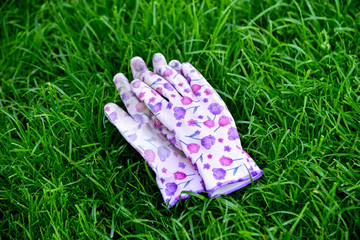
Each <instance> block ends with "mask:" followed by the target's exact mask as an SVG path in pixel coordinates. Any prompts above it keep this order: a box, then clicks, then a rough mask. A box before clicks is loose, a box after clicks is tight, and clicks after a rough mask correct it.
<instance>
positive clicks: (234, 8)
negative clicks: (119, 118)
mask: <svg viewBox="0 0 360 240" xmlns="http://www.w3.org/2000/svg"><path fill="white" fill-rule="evenodd" d="M359 9H360V3H359V2H358V1H345V0H344V1H341V0H334V1H315V0H314V1H312V0H305V1H280V2H276V1H272V0H268V1H256V0H255V1H250V0H248V1H240V0H239V1H201V2H198V1H177V2H174V3H172V1H165V0H157V1H154V2H150V3H148V2H147V1H130V0H128V1H98V2H95V1H93V0H87V1H85V0H79V1H65V2H62V1H31V0H24V1H20V0H19V1H17V0H10V1H5V2H4V3H2V4H1V5H0V81H1V82H0V151H1V152H0V211H1V212H0V236H1V237H0V239H111V238H116V239H118V238H124V239H359V238H360V237H359V235H357V234H356V231H358V230H359V229H360V76H359V73H360V66H359V63H360V62H359V56H360V33H359V30H360V11H359ZM156 52H161V53H163V54H164V55H165V56H166V58H167V59H168V60H171V59H178V60H180V61H181V62H184V61H189V62H191V63H192V64H193V65H194V66H196V67H197V68H198V69H199V71H201V72H202V73H203V75H204V76H205V77H207V79H208V80H209V82H210V84H212V85H213V86H214V88H215V89H216V90H217V91H218V92H219V94H220V95H221V96H222V97H223V99H224V101H225V102H226V103H227V106H228V108H229V109H230V111H231V112H232V114H233V116H234V118H235V119H236V120H237V126H238V130H239V133H240V137H241V141H242V144H243V147H244V149H246V151H247V152H248V153H249V154H250V155H251V156H252V157H253V158H254V159H255V161H256V162H257V164H258V165H259V166H260V167H261V168H262V169H263V170H264V176H263V177H262V178H261V179H259V180H257V181H256V182H254V183H253V184H252V185H250V186H248V187H246V188H243V189H241V190H239V191H237V192H235V193H233V194H230V195H227V196H224V197H221V198H217V199H209V198H207V197H206V195H205V194H200V195H198V194H195V195H194V196H192V197H191V198H189V199H187V200H185V201H182V202H181V203H179V204H178V205H177V206H176V207H174V208H172V209H170V210H169V209H167V207H166V205H165V204H164V203H163V201H162V198H161V194H160V192H159V191H158V189H157V186H156V183H155V179H154V175H153V173H152V170H151V169H150V168H149V167H148V166H147V165H146V163H145V161H144V160H143V159H142V158H141V157H140V156H139V155H138V154H137V153H136V151H135V150H134V149H132V148H131V146H130V145H129V144H127V143H126V141H125V140H124V139H123V138H122V136H121V135H120V134H119V133H118V132H117V130H116V128H115V127H113V126H112V125H111V124H110V123H109V122H108V121H107V119H106V117H105V116H104V113H103V107H104V105H105V104H106V103H108V102H111V101H113V102H116V103H118V104H120V105H121V101H120V98H119V97H118V96H117V93H116V89H115V87H114V86H113V82H112V78H113V76H114V75H115V74H116V73H118V72H123V73H125V74H126V75H127V76H128V77H129V78H130V79H131V75H130V67H129V61H130V59H131V57H134V56H137V55H138V56H141V57H143V58H144V60H145V61H146V62H147V63H148V64H150V63H151V58H152V55H153V54H154V53H156Z"/></svg>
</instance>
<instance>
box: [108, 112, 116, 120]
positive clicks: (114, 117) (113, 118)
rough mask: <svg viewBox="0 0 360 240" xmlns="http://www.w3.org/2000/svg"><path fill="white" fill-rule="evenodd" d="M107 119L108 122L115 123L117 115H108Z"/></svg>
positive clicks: (114, 113)
mask: <svg viewBox="0 0 360 240" xmlns="http://www.w3.org/2000/svg"><path fill="white" fill-rule="evenodd" d="M109 119H110V122H115V121H116V120H117V119H118V116H117V113H116V112H112V113H110V114H109Z"/></svg>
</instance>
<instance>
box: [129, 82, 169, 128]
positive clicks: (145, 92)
mask: <svg viewBox="0 0 360 240" xmlns="http://www.w3.org/2000/svg"><path fill="white" fill-rule="evenodd" d="M131 89H132V91H133V92H134V93H135V95H136V97H137V98H138V99H139V100H140V101H142V102H144V103H145V105H146V106H147V107H148V108H149V109H150V111H151V112H152V113H153V114H154V115H156V116H161V113H162V112H163V111H164V109H165V108H166V107H167V105H168V103H169V102H168V101H167V100H166V99H164V98H163V97H162V96H161V95H160V94H158V93H157V92H156V91H154V90H153V89H152V88H151V87H149V86H148V85H147V84H146V83H144V82H142V81H140V80H139V79H135V80H134V81H132V82H131ZM160 121H162V119H160Z"/></svg>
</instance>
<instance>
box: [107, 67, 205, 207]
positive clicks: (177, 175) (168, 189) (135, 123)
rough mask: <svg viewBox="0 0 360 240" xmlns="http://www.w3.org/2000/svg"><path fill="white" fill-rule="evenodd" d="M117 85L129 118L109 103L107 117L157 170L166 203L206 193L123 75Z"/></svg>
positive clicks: (117, 78)
mask: <svg viewBox="0 0 360 240" xmlns="http://www.w3.org/2000/svg"><path fill="white" fill-rule="evenodd" d="M138 67H139V66H136V65H133V66H132V70H133V72H134V73H137V72H138V70H139V69H138ZM134 78H135V75H134ZM114 83H115V86H116V88H117V90H118V91H119V94H120V97H121V99H122V100H123V102H124V104H125V106H126V108H127V111H128V112H129V114H130V116H129V115H128V114H127V113H126V112H125V111H124V110H122V109H121V108H120V107H118V106H117V105H116V104H114V103H108V104H106V106H105V108H104V110H105V115H106V116H107V118H108V119H109V120H110V122H111V123H112V124H113V125H115V126H116V127H117V128H118V130H119V132H120V133H121V134H122V135H123V136H124V138H125V139H126V141H128V142H129V143H130V144H131V145H132V146H133V147H134V148H135V149H136V150H137V151H138V152H139V153H140V155H141V156H142V157H143V158H144V159H145V160H146V162H147V163H148V164H149V166H150V167H151V168H152V169H153V170H154V172H155V174H156V182H157V184H158V186H159V188H160V191H161V194H162V196H163V198H164V201H165V202H167V203H169V208H170V206H174V205H175V204H176V203H177V202H178V201H179V199H180V197H181V199H185V198H187V197H189V195H188V194H181V192H182V191H190V192H196V193H200V192H203V191H204V183H203V181H202V178H201V177H200V175H199V174H198V172H197V171H196V170H195V167H194V166H193V165H192V164H191V162H190V161H189V160H188V159H187V158H186V156H185V155H184V153H183V152H181V151H180V150H179V149H177V148H175V147H174V146H173V145H172V144H171V143H170V142H169V141H168V139H167V138H165V137H164V136H163V135H166V132H164V131H165V130H166V129H165V128H164V129H163V130H162V132H160V131H159V129H158V128H161V124H160V123H159V122H157V126H155V123H154V121H155V122H156V120H157V119H156V118H154V116H153V114H152V113H151V112H150V111H149V110H148V108H147V107H146V106H145V105H144V104H143V103H142V102H140V101H139V100H138V99H137V98H136V97H135V95H134V93H133V92H132V91H131V88H130V84H129V81H128V80H127V78H126V77H125V76H124V74H122V73H119V74H117V75H116V76H115V77H114ZM170 134H172V133H170Z"/></svg>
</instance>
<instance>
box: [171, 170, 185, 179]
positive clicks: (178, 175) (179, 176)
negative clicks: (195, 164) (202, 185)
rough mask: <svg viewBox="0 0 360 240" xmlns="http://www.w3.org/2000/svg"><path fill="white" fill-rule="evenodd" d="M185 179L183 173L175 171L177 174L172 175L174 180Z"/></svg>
mask: <svg viewBox="0 0 360 240" xmlns="http://www.w3.org/2000/svg"><path fill="white" fill-rule="evenodd" d="M186 177H187V176H186V174H185V173H183V172H179V171H177V172H175V173H174V178H175V179H176V180H183V179H185V178H186Z"/></svg>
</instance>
